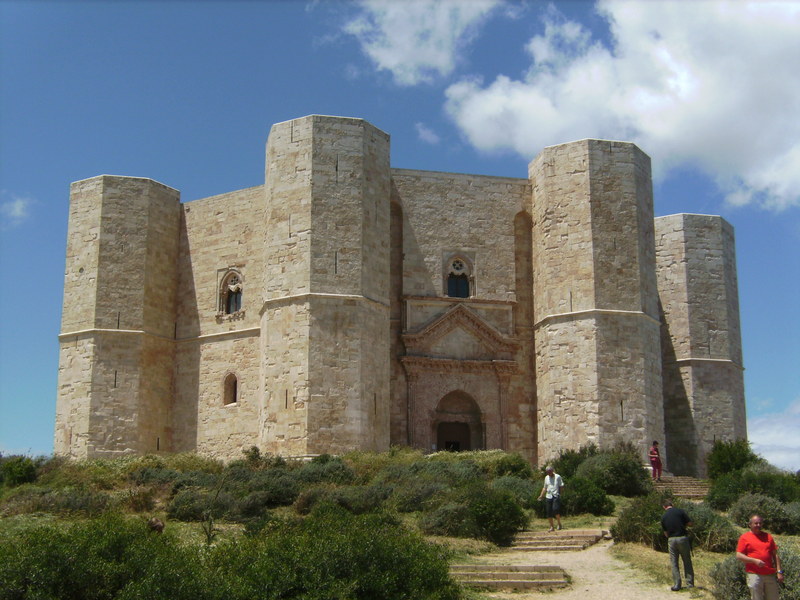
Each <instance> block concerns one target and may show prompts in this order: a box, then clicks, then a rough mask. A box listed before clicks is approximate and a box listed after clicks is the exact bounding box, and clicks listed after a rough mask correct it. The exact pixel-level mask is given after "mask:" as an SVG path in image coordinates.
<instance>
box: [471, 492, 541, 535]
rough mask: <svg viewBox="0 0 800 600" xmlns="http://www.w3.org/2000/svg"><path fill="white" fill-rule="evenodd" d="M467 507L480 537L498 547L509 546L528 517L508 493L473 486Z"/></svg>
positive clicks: (523, 526)
mask: <svg viewBox="0 0 800 600" xmlns="http://www.w3.org/2000/svg"><path fill="white" fill-rule="evenodd" d="M467 507H468V508H469V510H470V513H472V515H473V516H474V518H475V523H476V524H477V525H478V530H479V531H480V537H482V538H483V539H486V540H489V541H490V542H493V543H495V544H498V545H499V546H509V545H511V541H512V540H513V539H514V535H515V534H516V533H517V532H518V531H520V530H522V529H524V528H525V526H526V525H527V524H528V517H527V515H526V514H525V511H523V510H522V507H521V506H520V505H519V504H518V503H517V502H516V501H515V500H514V498H513V496H511V494H509V493H508V492H504V491H500V490H494V489H492V488H489V487H484V486H477V485H476V486H474V487H473V488H472V489H471V490H469V493H468V500H467Z"/></svg>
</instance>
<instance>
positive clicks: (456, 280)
mask: <svg viewBox="0 0 800 600" xmlns="http://www.w3.org/2000/svg"><path fill="white" fill-rule="evenodd" d="M471 279H472V268H471V265H470V264H469V262H468V261H467V260H466V259H465V258H463V257H460V256H456V257H453V258H451V259H450V262H449V263H448V266H447V295H448V296H449V297H450V298H469V297H470V296H471V295H472V289H471V288H472V285H471Z"/></svg>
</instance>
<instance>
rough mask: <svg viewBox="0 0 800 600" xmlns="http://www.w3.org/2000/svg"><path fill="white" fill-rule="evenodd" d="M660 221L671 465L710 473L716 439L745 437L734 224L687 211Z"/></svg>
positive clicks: (675, 468) (681, 470)
mask: <svg viewBox="0 0 800 600" xmlns="http://www.w3.org/2000/svg"><path fill="white" fill-rule="evenodd" d="M655 225H656V241H657V244H656V248H657V264H658V287H659V295H660V298H661V310H662V315H663V316H662V319H663V325H662V335H661V343H662V353H663V357H664V358H663V363H664V365H663V379H664V412H665V415H666V423H667V442H668V452H670V459H669V462H668V467H669V468H670V469H671V470H672V471H674V472H675V473H678V474H689V475H704V474H705V455H706V454H707V453H708V451H709V450H710V448H711V446H712V445H713V443H714V440H715V439H737V438H745V437H746V436H747V431H746V420H745V408H744V382H743V373H742V354H741V331H740V326H739V306H738V289H737V281H736V266H735V265H736V261H735V250H734V237H733V228H732V227H731V226H730V225H729V224H728V223H727V222H726V221H725V220H724V219H722V218H721V217H715V216H708V215H687V214H680V215H670V216H666V217H659V218H658V219H656V220H655Z"/></svg>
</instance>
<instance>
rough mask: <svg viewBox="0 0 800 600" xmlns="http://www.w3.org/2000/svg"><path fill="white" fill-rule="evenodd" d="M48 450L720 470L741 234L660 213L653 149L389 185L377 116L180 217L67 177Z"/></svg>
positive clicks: (731, 386)
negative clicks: (517, 173)
mask: <svg viewBox="0 0 800 600" xmlns="http://www.w3.org/2000/svg"><path fill="white" fill-rule="evenodd" d="M59 341H60V362H59V383H58V400H57V415H56V431H55V451H56V453H57V454H63V455H69V456H72V457H78V458H85V457H111V456H116V455H121V454H128V453H151V452H178V451H197V452H199V453H203V454H206V455H210V456H215V457H219V458H223V459H232V458H239V457H241V452H242V450H243V449H245V448H249V447H251V446H253V445H255V446H258V447H259V448H260V449H261V450H262V451H264V452H270V453H274V454H279V455H283V456H298V457H300V456H302V457H306V456H313V455H317V454H320V453H325V452H327V453H334V454H335V453H342V452H346V451H349V450H352V449H364V450H376V451H381V450H386V449H388V448H389V447H390V445H409V446H413V447H417V448H422V449H425V450H428V451H430V450H437V449H438V450H443V449H448V450H466V449H473V450H474V449H492V448H502V449H506V450H509V451H515V452H519V453H520V454H522V455H523V456H525V457H526V458H527V459H529V460H530V461H531V462H532V463H542V462H544V461H546V460H548V459H550V458H552V457H554V456H557V454H558V452H559V451H560V450H562V449H567V448H573V449H576V448H578V447H579V446H581V445H583V444H586V443H588V442H594V443H595V444H597V445H598V446H600V447H608V446H612V445H614V444H615V443H617V442H619V441H627V442H632V443H634V444H636V445H637V446H638V447H640V448H641V449H642V457H643V459H644V457H645V455H646V448H647V447H648V446H649V445H650V442H651V441H652V440H662V443H661V447H662V454H663V455H664V457H665V461H666V467H667V468H668V469H669V470H671V471H672V472H674V473H676V474H689V475H702V474H703V472H704V458H705V454H706V453H707V452H708V450H709V449H710V447H711V445H712V444H713V442H714V440H716V439H738V438H745V437H746V435H747V433H746V425H745V405H744V385H743V373H742V358H741V334H740V329H739V307H738V291H737V282H736V264H735V255H734V238H733V230H732V228H731V226H730V225H729V224H728V223H727V222H726V221H724V220H723V219H722V218H721V217H716V216H706V215H691V214H678V215H672V216H665V217H658V218H654V214H653V199H652V183H651V173H650V159H649V157H648V156H647V155H645V154H644V153H643V152H642V151H641V150H639V149H638V148H637V147H636V146H635V145H633V144H630V143H625V142H616V141H604V140H593V139H587V140H581V141H577V142H571V143H567V144H563V145H558V146H552V147H548V148H545V149H544V150H542V152H541V153H540V154H539V156H538V157H537V158H536V159H535V160H534V161H533V162H532V163H530V166H529V169H528V177H527V178H524V179H522V178H520V179H516V178H507V177H491V176H482V175H462V174H454V173H440V172H431V171H418V170H407V169H396V168H392V167H391V165H390V161H389V136H388V135H387V134H386V133H384V132H382V131H381V130H379V129H377V128H376V127H374V126H372V125H371V124H370V123H368V122H366V121H364V120H362V119H352V118H343V117H328V116H319V115H312V116H307V117H303V118H300V119H295V120H291V121H287V122H284V123H278V124H276V125H274V126H273V127H272V129H271V132H270V135H269V139H268V141H267V150H266V177H265V183H264V185H261V186H258V187H253V188H248V189H243V190H238V191H234V192H230V193H226V194H222V195H218V196H213V197H209V198H204V199H201V200H194V201H191V202H185V203H181V201H180V194H179V192H178V191H177V190H175V189H172V188H170V187H168V186H166V185H163V184H161V183H158V182H155V181H153V180H151V179H143V178H137V177H119V176H108V175H102V176H99V177H94V178H92V179H87V180H84V181H79V182H76V183H73V184H72V187H71V194H70V213H69V230H68V239H67V256H66V271H65V282H64V305H63V317H62V333H61V334H60V336H59Z"/></svg>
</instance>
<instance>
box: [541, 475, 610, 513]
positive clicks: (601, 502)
mask: <svg viewBox="0 0 800 600" xmlns="http://www.w3.org/2000/svg"><path fill="white" fill-rule="evenodd" d="M536 497H537V498H538V493H537V494H536ZM614 508H615V506H614V501H613V500H612V499H611V498H609V497H608V495H607V494H606V493H605V492H604V491H603V490H602V489H600V488H599V487H597V486H596V485H595V484H594V483H592V482H591V481H588V480H586V479H582V478H580V477H575V478H573V479H571V480H570V482H569V486H567V485H566V484H565V486H564V493H563V494H562V495H561V514H562V515H580V514H585V513H589V514H592V515H610V514H612V513H613V512H614ZM534 509H535V511H536V515H537V516H538V517H544V516H545V513H546V510H547V507H546V504H545V503H544V502H536V503H534Z"/></svg>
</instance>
